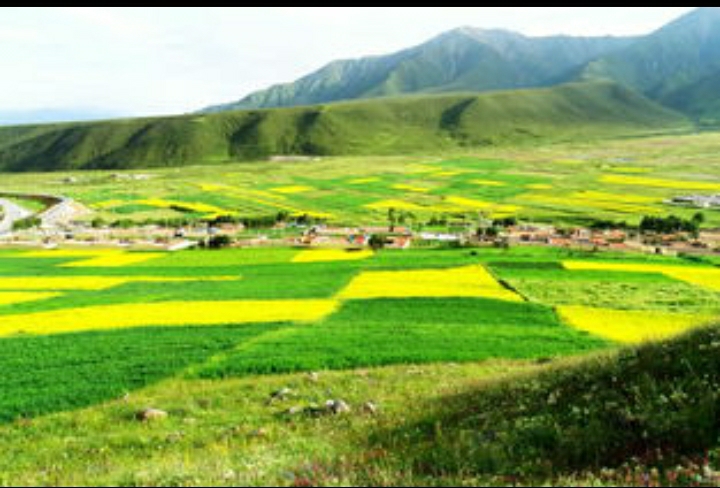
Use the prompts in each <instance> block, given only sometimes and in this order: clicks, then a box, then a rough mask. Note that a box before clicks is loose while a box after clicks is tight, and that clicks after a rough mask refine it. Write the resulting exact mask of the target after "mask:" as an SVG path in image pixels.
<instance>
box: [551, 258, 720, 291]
mask: <svg viewBox="0 0 720 488" xmlns="http://www.w3.org/2000/svg"><path fill="white" fill-rule="evenodd" d="M563 266H564V267H565V269H567V270H570V271H617V272H623V273H657V274H664V275H665V276H668V277H670V278H672V279H674V280H678V281H683V282H685V283H689V284H691V285H695V286H699V287H702V288H707V289H709V290H713V291H718V292H720V269H718V268H701V267H692V266H673V265H662V264H629V263H603V262H591V261H565V262H564V263H563Z"/></svg>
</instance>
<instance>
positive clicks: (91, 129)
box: [0, 82, 690, 172]
mask: <svg viewBox="0 0 720 488" xmlns="http://www.w3.org/2000/svg"><path fill="white" fill-rule="evenodd" d="M689 126H690V123H689V121H688V120H687V119H686V118H685V117H683V116H682V115H680V114H678V113H677V112H673V111H670V110H668V109H665V108H663V107H661V106H660V105H658V104H656V103H654V102H652V101H650V100H648V99H646V98H645V97H643V96H641V95H638V94H637V93H635V92H633V91H631V90H628V89H626V88H623V87H621V86H619V85H617V84H614V83H606V82H598V83H582V84H568V85H563V86H559V87H554V88H548V89H539V90H525V91H510V92H497V93H490V94H484V95H478V94H467V95H462V94H453V95H436V96H424V97H403V98H397V99H381V100H371V101H362V102H352V103H340V104H332V105H324V106H323V105H321V106H315V107H303V108H288V109H275V110H255V111H237V112H228V113H221V114H210V115H202V114H198V115H189V116H181V117H174V118H157V119H137V120H121V121H110V122H100V123H85V124H64V125H49V126H30V127H14V128H13V127H11V128H2V129H0V171H14V172H24V171H59V170H85V169H130V168H149V167H170V166H184V165H198V164H220V163H224V162H230V161H246V160H261V159H266V158H268V157H270V156H273V155H314V156H340V155H343V156H349V155H381V154H396V153H411V154H412V153H418V152H423V151H433V152H437V151H439V150H457V149H460V148H463V147H474V146H481V145H503V144H518V143H529V142H533V141H537V140H539V139H543V140H572V139H574V138H584V139H586V138H601V137H611V136H617V135H622V136H627V135H633V134H637V135H640V134H647V133H652V132H657V131H664V130H674V129H682V128H687V127H689Z"/></svg>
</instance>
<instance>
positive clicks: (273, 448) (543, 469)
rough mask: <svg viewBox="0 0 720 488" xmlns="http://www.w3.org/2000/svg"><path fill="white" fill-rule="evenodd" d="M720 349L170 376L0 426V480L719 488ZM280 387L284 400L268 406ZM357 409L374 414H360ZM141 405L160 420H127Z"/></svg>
mask: <svg viewBox="0 0 720 488" xmlns="http://www.w3.org/2000/svg"><path fill="white" fill-rule="evenodd" d="M718 342H720V333H718V330H717V329H715V328H710V329H706V330H702V331H698V332H695V333H693V334H691V335H688V336H685V337H683V338H680V339H677V340H674V341H670V342H665V343H661V344H655V345H651V346H644V347H641V348H632V349H627V350H624V351H622V352H619V353H615V352H613V353H609V354H602V355H598V356H594V357H591V358H587V359H583V360H578V359H569V360H565V361H558V362H556V363H554V364H551V365H547V366H538V365H536V364H534V363H528V362H510V361H491V362H484V363H480V364H477V363H474V364H465V365H446V364H445V365H436V366H433V365H430V366H412V367H409V366H397V367H392V368H380V369H374V370H371V371H368V370H358V371H349V372H337V373H333V372H321V373H320V374H319V376H318V377H317V378H310V377H308V376H307V375H305V374H298V375H289V376H273V377H247V378H243V379H237V380H226V381H223V382H215V381H197V380H192V381H190V380H168V381H165V382H162V383H160V384H158V385H155V386H152V387H150V388H147V389H144V390H142V391H139V392H136V393H133V394H132V395H130V396H129V397H128V398H127V399H124V400H123V399H118V400H113V401H109V402H107V403H106V404H104V405H102V406H97V407H93V408H91V409H86V410H82V411H78V412H72V413H64V414H57V415H51V416H48V417H45V418H41V419H37V420H34V421H32V422H17V423H14V424H11V425H6V426H2V427H0V442H2V444H3V446H4V450H3V454H4V455H3V456H0V484H7V485H78V486H95V485H99V486H118V485H122V486H136V485H143V486H204V485H211V486H238V485H253V486H256V485H280V486H330V485H342V486H399V485H402V486H507V485H513V484H520V485H534V486H543V485H553V486H618V485H622V486H646V485H647V484H649V483H648V480H650V482H652V483H657V484H659V485H662V486H698V485H699V486H714V485H716V484H717V481H718V479H717V475H716V474H713V473H714V471H713V468H715V469H717V468H718V466H719V465H718V460H719V459H720V458H719V457H718V454H719V453H720V451H719V450H718V437H719V436H720V425H719V424H718V420H717V409H718V403H719V401H720V400H719V399H718V395H717V392H718V383H719V382H720V379H719V378H718V371H720V367H719V366H718V364H717V362H718V357H720V356H718V355H717V354H716V353H714V351H715V349H716V348H717V344H718ZM696 371H704V372H706V373H705V374H702V375H699V374H696V373H695V372H696ZM287 387H289V388H291V390H292V392H293V393H292V395H291V396H290V397H289V398H288V399H286V400H285V401H281V402H278V403H275V404H273V405H268V399H269V398H270V394H271V392H273V391H278V390H280V389H282V388H287ZM121 394H122V393H120V394H119V395H121ZM329 398H342V399H344V400H345V401H347V402H348V403H349V404H350V405H352V406H353V407H355V408H354V410H353V412H352V413H351V414H349V415H346V416H341V417H319V418H315V417H309V416H308V417H306V416H303V415H299V416H287V415H285V412H286V411H287V410H288V409H289V408H290V407H295V406H308V405H312V404H320V403H324V402H325V401H326V400H327V399H329ZM368 401H372V402H374V403H375V404H377V405H379V406H380V410H379V413H378V414H377V415H375V416H373V415H368V414H366V413H364V412H363V410H362V408H361V407H362V405H363V404H364V403H365V402H368ZM149 405H152V406H155V407H158V408H163V409H165V410H166V411H168V412H169V413H170V418H169V420H168V421H166V422H161V423H156V424H150V425H144V424H138V423H137V422H135V421H134V420H133V418H132V417H133V415H134V413H135V412H136V411H138V410H139V409H143V408H146V407H147V406H149ZM40 466H42V469H38V467H40Z"/></svg>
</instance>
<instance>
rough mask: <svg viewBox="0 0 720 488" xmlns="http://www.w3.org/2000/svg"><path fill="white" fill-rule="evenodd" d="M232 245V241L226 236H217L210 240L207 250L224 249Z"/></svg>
mask: <svg viewBox="0 0 720 488" xmlns="http://www.w3.org/2000/svg"><path fill="white" fill-rule="evenodd" d="M232 245H233V240H232V238H231V237H230V236H227V235H217V236H213V237H211V238H210V240H209V241H208V248H210V249H215V250H218V249H226V248H228V247H230V246H232Z"/></svg>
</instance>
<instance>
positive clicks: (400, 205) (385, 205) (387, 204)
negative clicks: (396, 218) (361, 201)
mask: <svg viewBox="0 0 720 488" xmlns="http://www.w3.org/2000/svg"><path fill="white" fill-rule="evenodd" d="M365 208H368V209H370V210H388V209H391V208H394V209H395V210H407V211H410V212H418V211H421V210H423V207H421V206H420V205H416V204H414V203H410V202H403V201H402V200H384V201H382V202H377V203H371V204H369V205H365Z"/></svg>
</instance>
